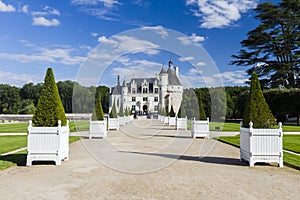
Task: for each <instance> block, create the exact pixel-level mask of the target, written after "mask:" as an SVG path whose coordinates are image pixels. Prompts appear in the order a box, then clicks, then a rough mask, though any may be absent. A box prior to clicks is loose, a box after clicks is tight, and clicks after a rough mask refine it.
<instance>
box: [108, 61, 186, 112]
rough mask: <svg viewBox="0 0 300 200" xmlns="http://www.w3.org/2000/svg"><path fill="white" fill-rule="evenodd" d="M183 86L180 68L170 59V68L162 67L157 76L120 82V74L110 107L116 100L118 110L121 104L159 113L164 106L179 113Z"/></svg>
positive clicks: (142, 110) (138, 109) (129, 107)
mask: <svg viewBox="0 0 300 200" xmlns="http://www.w3.org/2000/svg"><path fill="white" fill-rule="evenodd" d="M182 93H183V86H182V85H181V83H180V81H179V68H178V67H175V68H174V67H173V63H172V61H171V60H170V61H169V68H168V70H165V69H164V67H162V70H161V72H160V73H159V75H157V76H156V77H155V78H132V79H131V80H130V82H128V83H127V82H126V81H125V80H124V81H123V84H122V85H121V84H120V77H119V76H118V81H117V85H116V86H115V87H113V88H111V93H110V109H109V111H111V108H112V105H113V103H114V102H115V104H116V108H117V112H119V110H120V107H121V104H122V105H123V108H124V109H125V108H127V109H132V110H133V111H136V112H137V113H140V114H145V113H148V112H150V113H158V111H159V110H161V109H162V108H165V109H168V111H170V110H171V106H173V109H174V112H175V113H177V112H178V110H179V108H180V104H181V101H182Z"/></svg>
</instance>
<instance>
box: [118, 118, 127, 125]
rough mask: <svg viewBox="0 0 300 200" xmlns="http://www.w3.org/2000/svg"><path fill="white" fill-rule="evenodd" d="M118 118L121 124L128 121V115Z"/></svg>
mask: <svg viewBox="0 0 300 200" xmlns="http://www.w3.org/2000/svg"><path fill="white" fill-rule="evenodd" d="M118 119H119V125H120V126H125V124H126V122H127V119H126V117H118Z"/></svg>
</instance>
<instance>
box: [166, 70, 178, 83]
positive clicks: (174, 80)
mask: <svg viewBox="0 0 300 200" xmlns="http://www.w3.org/2000/svg"><path fill="white" fill-rule="evenodd" d="M167 73H168V81H169V85H181V83H180V81H179V79H178V77H177V75H176V71H175V69H174V68H173V67H169V69H168V71H167Z"/></svg>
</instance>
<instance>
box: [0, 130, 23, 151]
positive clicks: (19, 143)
mask: <svg viewBox="0 0 300 200" xmlns="http://www.w3.org/2000/svg"><path fill="white" fill-rule="evenodd" d="M26 146H27V135H12V136H0V154H3V153H6V152H10V151H13V150H16V149H20V148H23V147H26Z"/></svg>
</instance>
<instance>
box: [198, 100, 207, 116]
mask: <svg viewBox="0 0 300 200" xmlns="http://www.w3.org/2000/svg"><path fill="white" fill-rule="evenodd" d="M199 114H200V120H206V119H207V118H206V114H205V111H204V105H203V103H202V100H201V99H199Z"/></svg>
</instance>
